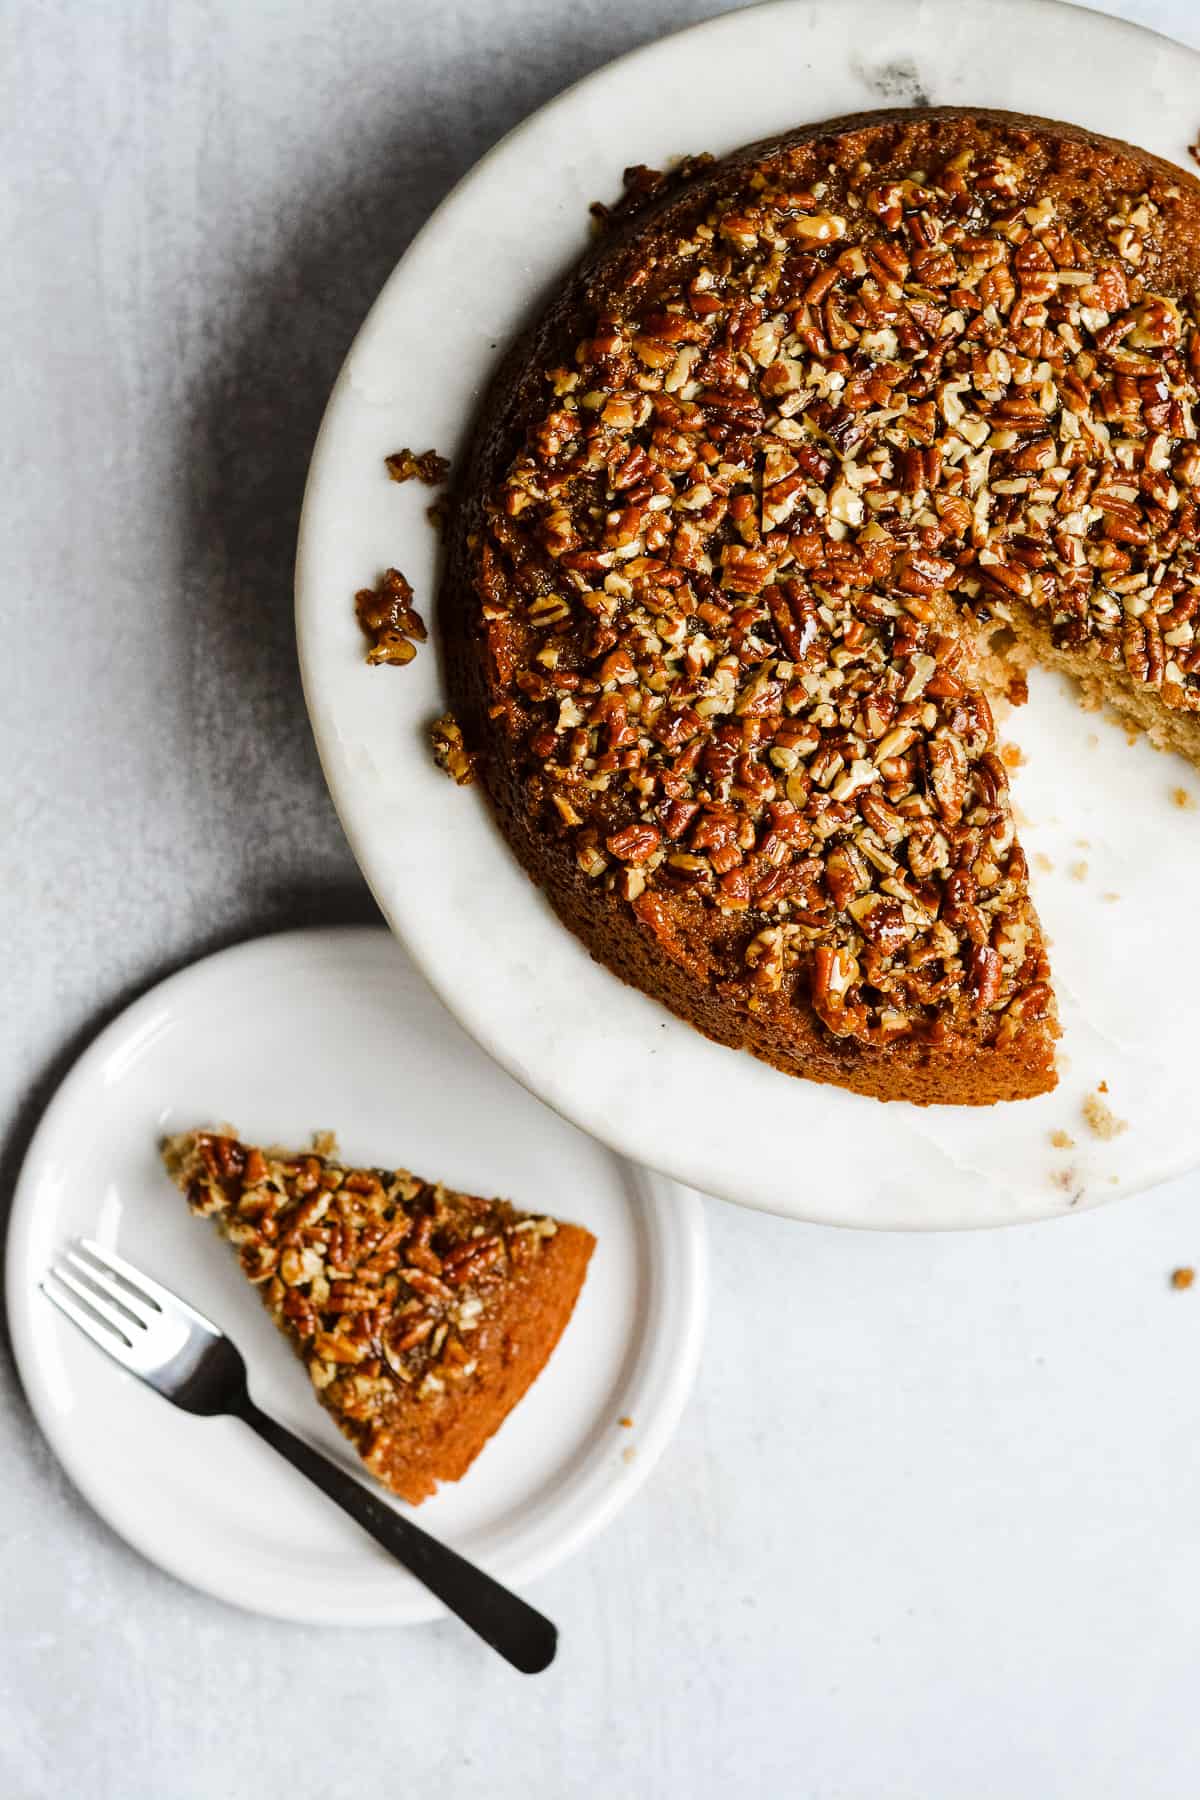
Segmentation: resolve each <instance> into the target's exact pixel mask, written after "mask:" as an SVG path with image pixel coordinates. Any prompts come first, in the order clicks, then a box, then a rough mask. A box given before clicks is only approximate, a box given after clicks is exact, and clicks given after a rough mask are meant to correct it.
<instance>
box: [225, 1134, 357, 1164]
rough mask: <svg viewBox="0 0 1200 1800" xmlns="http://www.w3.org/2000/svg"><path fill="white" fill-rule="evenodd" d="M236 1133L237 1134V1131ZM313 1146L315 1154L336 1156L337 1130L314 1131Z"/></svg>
mask: <svg viewBox="0 0 1200 1800" xmlns="http://www.w3.org/2000/svg"><path fill="white" fill-rule="evenodd" d="M234 1135H235V1136H236V1133H235V1134H234ZM312 1147H313V1155H314V1156H324V1157H326V1158H328V1157H333V1156H336V1155H337V1153H338V1141H337V1132H336V1131H314V1132H313V1138H312Z"/></svg>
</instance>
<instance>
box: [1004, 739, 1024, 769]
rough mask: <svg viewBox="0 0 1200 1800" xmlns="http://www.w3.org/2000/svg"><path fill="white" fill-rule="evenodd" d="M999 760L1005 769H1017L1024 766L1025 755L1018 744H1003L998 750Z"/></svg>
mask: <svg viewBox="0 0 1200 1800" xmlns="http://www.w3.org/2000/svg"><path fill="white" fill-rule="evenodd" d="M1000 760H1001V762H1002V763H1003V764H1004V766H1005V768H1006V769H1019V768H1022V767H1023V766H1024V762H1025V753H1024V751H1023V750H1022V749H1021V747H1020V745H1019V744H1004V745H1002V746H1001V749H1000Z"/></svg>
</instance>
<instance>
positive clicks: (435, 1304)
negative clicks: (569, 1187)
mask: <svg viewBox="0 0 1200 1800" xmlns="http://www.w3.org/2000/svg"><path fill="white" fill-rule="evenodd" d="M318 1144H319V1146H320V1149H321V1150H325V1149H327V1148H328V1146H327V1144H326V1143H325V1141H323V1140H318ZM163 1160H164V1162H165V1163H166V1166H167V1169H168V1171H169V1173H170V1174H171V1176H172V1177H173V1179H174V1180H175V1181H176V1183H177V1184H178V1186H179V1187H180V1188H181V1189H182V1190H183V1192H184V1193H185V1194H186V1195H187V1199H188V1204H189V1205H190V1206H191V1208H192V1210H193V1212H196V1213H199V1214H202V1215H205V1216H208V1217H211V1218H213V1219H215V1221H216V1223H217V1226H218V1228H219V1230H220V1231H221V1232H222V1233H223V1234H224V1236H225V1237H226V1238H228V1240H229V1242H230V1243H231V1244H232V1245H233V1246H234V1248H235V1249H236V1250H237V1252H238V1255H239V1257H240V1259H241V1264H242V1268H243V1269H244V1271H245V1273H246V1275H247V1277H248V1278H249V1280H250V1281H252V1282H253V1283H254V1284H255V1285H256V1286H257V1287H258V1288H259V1290H260V1292H261V1294H262V1297H263V1300H264V1301H265V1303H266V1305H267V1308H268V1310H269V1311H270V1313H271V1316H272V1318H273V1319H274V1320H275V1323H276V1324H277V1325H278V1326H279V1328H280V1329H281V1330H282V1331H283V1332H285V1333H286V1334H287V1336H288V1337H289V1338H290V1339H291V1341H292V1343H293V1345H294V1346H295V1348H296V1350H297V1351H298V1353H299V1355H300V1356H301V1357H302V1359H303V1361H304V1363H305V1366H306V1367H307V1369H308V1372H309V1375H310V1377H311V1378H312V1383H313V1386H314V1388H315V1389H316V1391H317V1395H318V1397H319V1398H320V1400H321V1402H322V1404H323V1405H324V1406H325V1407H326V1408H327V1409H328V1411H329V1412H330V1413H332V1415H333V1417H334V1419H335V1420H336V1421H337V1423H338V1425H339V1426H340V1428H341V1429H342V1430H343V1431H344V1432H345V1433H346V1435H347V1437H349V1438H350V1439H351V1440H352V1442H353V1443H354V1445H355V1447H356V1448H357V1449H358V1451H359V1453H360V1455H361V1456H362V1458H363V1460H364V1462H365V1463H366V1465H367V1467H368V1468H369V1469H370V1470H371V1472H372V1474H374V1475H376V1476H378V1478H379V1480H380V1481H382V1482H385V1483H386V1484H387V1486H388V1487H390V1488H392V1489H393V1490H394V1491H395V1492H396V1493H397V1494H399V1495H400V1496H401V1497H402V1498H403V1499H405V1500H408V1501H410V1502H411V1503H412V1504H413V1505H417V1504H419V1502H420V1501H422V1500H425V1499H427V1498H428V1497H429V1496H430V1495H431V1494H433V1493H434V1492H435V1491H436V1488H437V1484H438V1482H439V1481H457V1480H459V1478H460V1477H461V1476H463V1475H464V1474H465V1473H466V1471H467V1470H468V1469H469V1468H470V1466H471V1464H472V1462H474V1460H475V1458H476V1457H477V1456H478V1454H479V1452H480V1451H481V1450H482V1449H483V1446H484V1445H485V1444H486V1442H487V1440H488V1439H489V1438H490V1437H491V1436H492V1433H493V1432H494V1431H496V1430H497V1429H498V1427H499V1426H500V1425H501V1424H502V1423H503V1422H504V1420H505V1419H506V1418H507V1416H508V1414H509V1413H510V1412H511V1411H512V1409H513V1407H514V1406H515V1405H516V1404H517V1402H518V1401H519V1400H520V1399H521V1397H522V1395H523V1394H525V1392H526V1391H527V1389H528V1388H529V1387H530V1385H531V1384H532V1383H533V1382H534V1381H535V1380H536V1378H537V1376H538V1375H539V1374H540V1373H541V1371H542V1369H543V1368H544V1366H545V1364H546V1361H547V1359H548V1358H549V1356H550V1354H551V1352H552V1351H553V1349H554V1347H555V1345H556V1344H557V1343H558V1340H559V1338H560V1337H561V1335H562V1332H563V1329H564V1327H565V1326H566V1323H567V1321H568V1319H569V1318H570V1316H571V1312H572V1310H573V1308H574V1305H575V1302H576V1300H577V1298H578V1296H579V1291H580V1288H581V1287H582V1286H583V1281H584V1277H585V1275H586V1273H587V1266H588V1260H589V1258H590V1257H591V1254H592V1250H593V1248H594V1247H595V1239H594V1238H593V1236H592V1234H591V1233H590V1232H589V1231H585V1230H584V1229H583V1228H582V1226H579V1225H568V1224H564V1223H562V1222H561V1221H560V1220H556V1219H551V1218H546V1217H544V1216H539V1215H537V1214H534V1213H524V1212H519V1211H518V1210H517V1209H516V1208H515V1207H513V1206H510V1205H509V1203H508V1202H507V1201H506V1200H484V1199H479V1198H476V1197H475V1196H474V1195H471V1194H459V1193H454V1192H452V1191H451V1190H450V1189H448V1188H445V1187H442V1186H441V1185H440V1184H438V1183H431V1182H426V1181H422V1180H421V1179H420V1178H419V1177H418V1176H416V1175H410V1174H409V1173H408V1171H407V1170H406V1169H396V1170H391V1171H388V1170H383V1169H351V1168H345V1167H343V1166H342V1165H341V1164H339V1163H337V1162H335V1161H333V1160H332V1159H331V1157H330V1156H329V1155H327V1154H319V1153H318V1151H317V1150H313V1151H298V1152H295V1153H289V1152H287V1151H281V1150H262V1149H257V1148H255V1147H253V1146H251V1145H248V1144H243V1143H241V1142H240V1141H239V1140H238V1139H237V1138H236V1137H235V1136H233V1135H232V1134H230V1133H229V1132H228V1131H226V1130H220V1131H215V1130H214V1131H194V1132H184V1133H182V1134H181V1135H179V1136H177V1137H173V1138H170V1139H168V1140H167V1142H166V1143H165V1144H164V1146H163Z"/></svg>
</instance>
